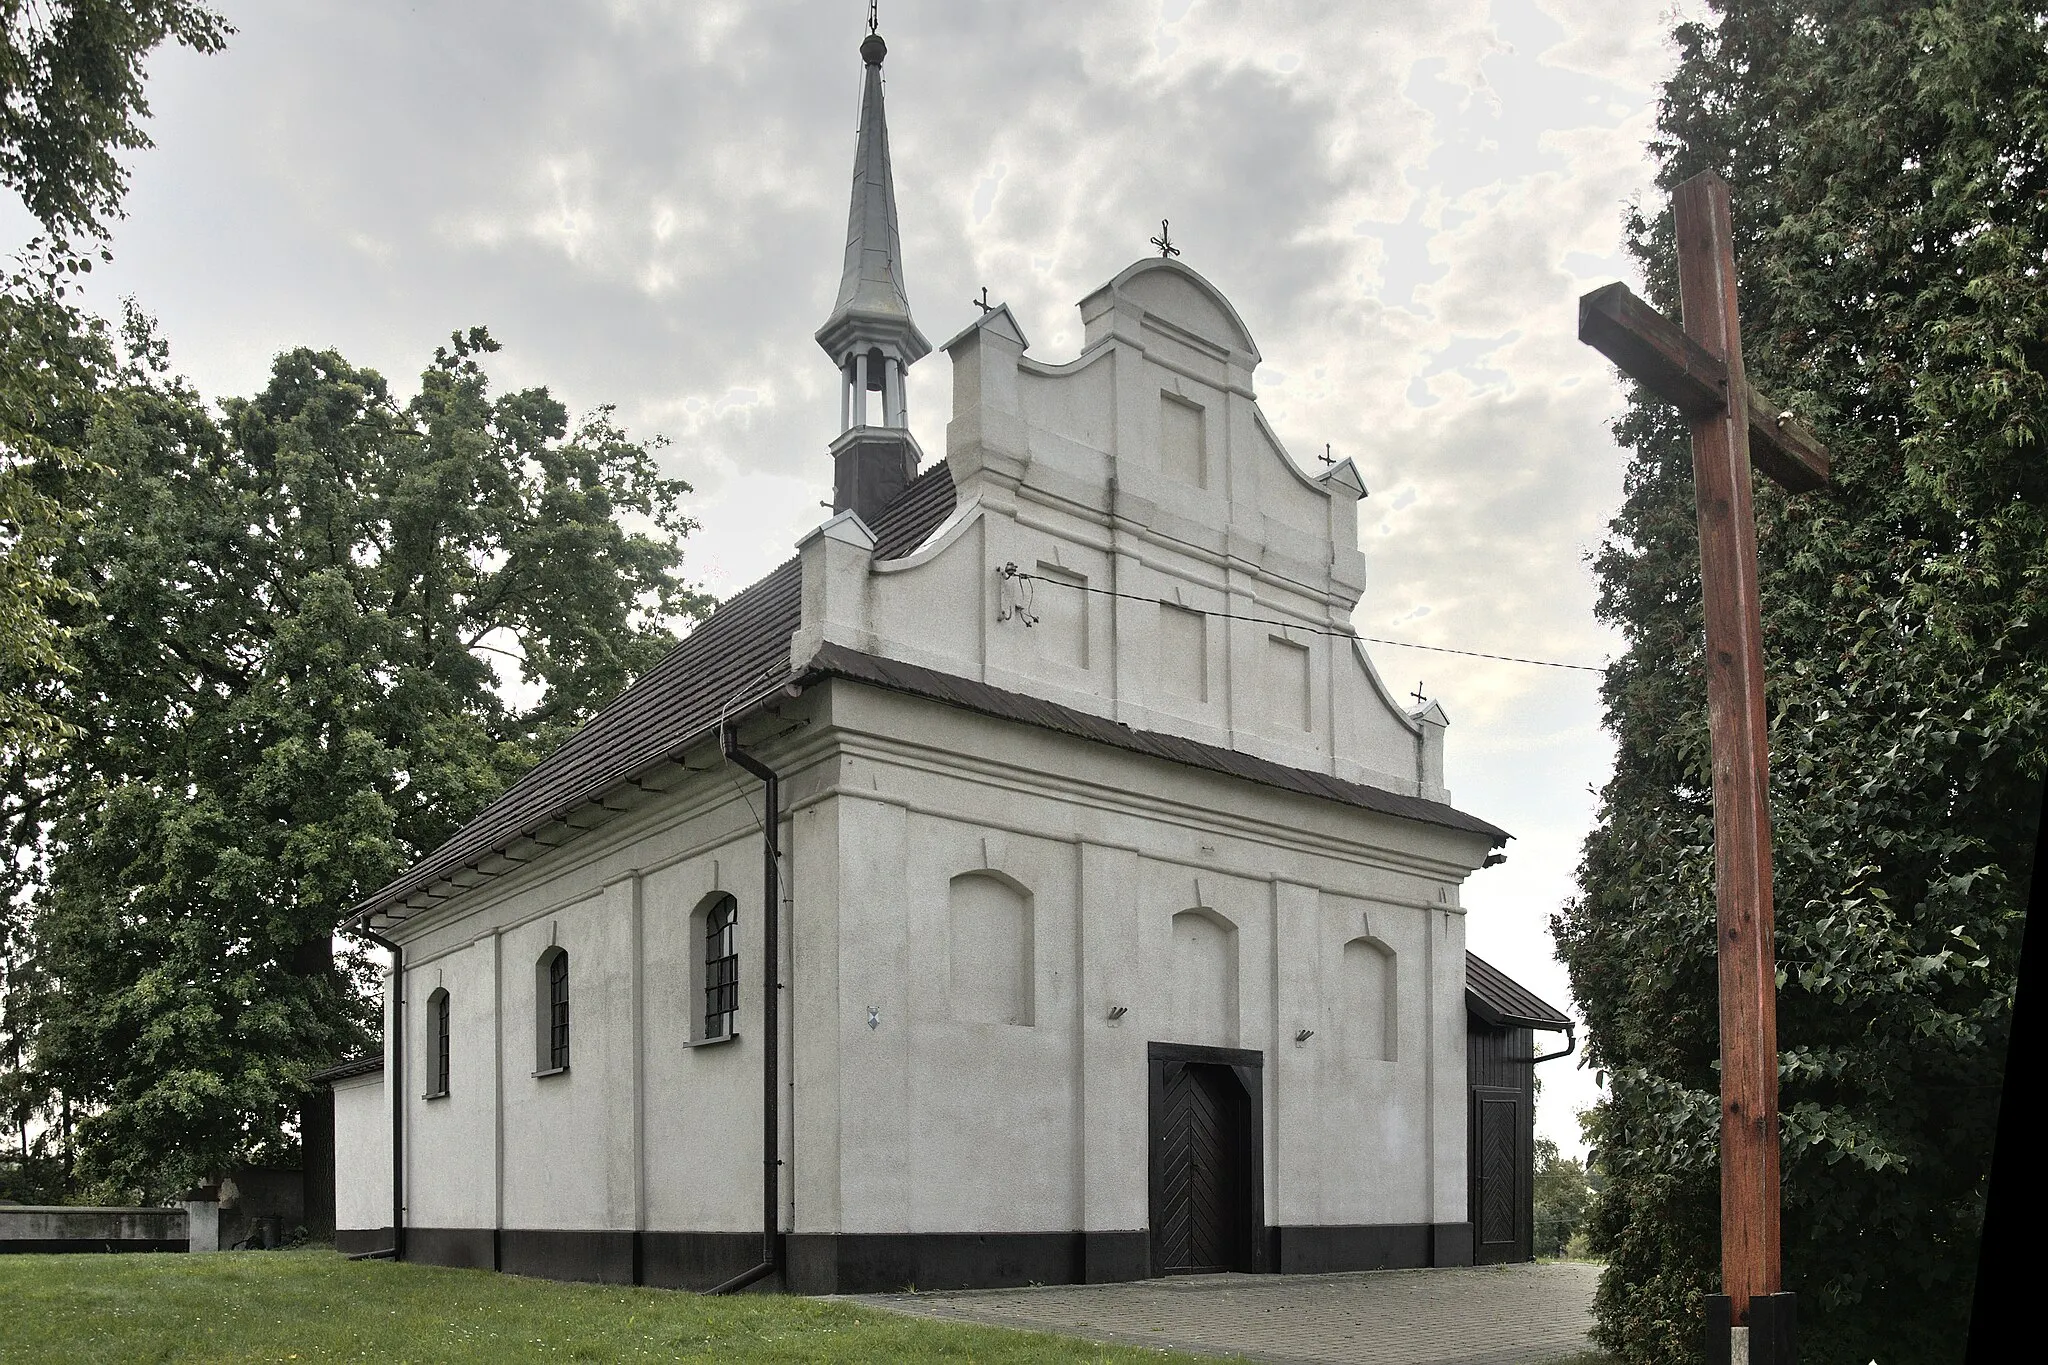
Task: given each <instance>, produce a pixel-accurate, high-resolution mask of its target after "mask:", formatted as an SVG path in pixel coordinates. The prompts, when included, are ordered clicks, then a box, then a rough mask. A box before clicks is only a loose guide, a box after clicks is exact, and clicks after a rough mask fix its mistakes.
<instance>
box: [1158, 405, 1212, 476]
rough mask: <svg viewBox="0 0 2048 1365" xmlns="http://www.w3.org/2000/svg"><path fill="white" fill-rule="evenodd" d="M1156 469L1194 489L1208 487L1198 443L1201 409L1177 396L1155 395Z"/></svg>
mask: <svg viewBox="0 0 2048 1365" xmlns="http://www.w3.org/2000/svg"><path fill="white" fill-rule="evenodd" d="M1159 467H1160V468H1161V469H1162V470H1164V471H1165V472H1166V473H1168V474H1170V475H1172V476H1173V477H1175V478H1177V479H1182V480H1185V481H1186V482H1188V483H1191V484H1193V485H1194V486H1195V487H1197V488H1207V487H1208V486H1209V462H1208V460H1207V459H1206V458H1205V451H1204V449H1203V441H1202V407H1201V405H1200V404H1199V403H1190V402H1189V401H1188V400H1187V399H1185V398H1182V397H1180V396H1179V395H1178V394H1171V393H1161V394H1160V395H1159Z"/></svg>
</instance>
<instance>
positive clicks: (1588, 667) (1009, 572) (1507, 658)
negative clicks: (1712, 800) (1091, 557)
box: [1002, 564, 1607, 673]
mask: <svg viewBox="0 0 2048 1365" xmlns="http://www.w3.org/2000/svg"><path fill="white" fill-rule="evenodd" d="M1002 575H1003V577H1005V578H1016V579H1022V580H1024V581H1026V582H1029V583H1050V584H1052V585H1053V586H1054V587H1056V588H1067V589H1070V590H1071V591H1074V592H1086V593H1093V594H1095V595H1096V596H1097V597H1120V598H1123V599H1124V600H1125V601H1127V602H1149V603H1151V604H1152V605H1154V606H1161V607H1174V608H1176V609H1178V610H1181V611H1193V612H1198V613H1200V614H1201V615H1203V616H1213V617H1216V618H1217V619H1218V620H1222V621H1246V622H1250V623H1252V624H1254V625H1262V626H1280V627H1283V628H1285V629H1287V630H1302V631H1307V632H1308V633H1309V634H1311V635H1327V636H1329V637H1331V638H1332V639H1337V640H1362V641H1364V642H1365V643H1366V644H1371V645H1391V646H1393V647H1394V648H1396V649H1426V650H1428V651H1430V652H1431V653H1432V654H1457V655H1460V656H1462V657H1464V658H1467V659H1493V660H1496V661H1498V662H1500V663H1507V664H1533V665H1535V666H1536V667H1538V668H1565V669H1570V670H1572V671H1573V672H1576V673H1605V672H1606V671H1607V670H1606V669H1604V668H1596V667H1594V666H1593V665H1592V664H1567V663H1559V662H1558V661H1557V660H1555V659H1529V658H1524V657H1522V656H1521V655H1517V654H1488V653H1485V652H1484V651H1482V650H1477V649H1452V648H1451V647H1450V646H1449V645H1420V644H1417V643H1415V642H1414V641H1413V640H1386V639H1382V638H1380V637H1379V636H1377V635H1360V634H1359V633H1358V632H1357V631H1355V630H1334V629H1331V628H1330V627H1328V626H1311V625H1304V624H1303V623H1301V622H1299V621H1282V620H1280V619H1278V618H1277V617H1272V616H1240V615H1238V614H1237V613H1236V612H1230V611H1204V610H1203V609H1202V608H1200V607H1183V606H1181V604H1180V603H1178V602H1169V601H1167V600H1166V599H1165V598H1163V597H1145V596H1142V595H1140V594H1138V593H1134V592H1114V591H1112V590H1110V589H1108V588H1090V587H1084V586H1082V585H1081V584H1079V583H1068V582H1065V581H1063V580H1061V579H1057V578H1044V577H1041V576H1040V575H1038V574H1034V573H1026V572H1024V570H1022V569H1020V568H1018V567H1017V566H1016V565H1015V564H1005V565H1004V566H1003V568H1002ZM1034 619H1035V618H1034Z"/></svg>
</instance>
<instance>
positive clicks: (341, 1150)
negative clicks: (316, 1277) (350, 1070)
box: [334, 1071, 391, 1252]
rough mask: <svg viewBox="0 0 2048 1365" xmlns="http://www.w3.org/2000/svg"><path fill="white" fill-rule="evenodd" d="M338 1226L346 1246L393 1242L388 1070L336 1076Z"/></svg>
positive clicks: (354, 1248) (337, 1235)
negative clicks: (386, 1090) (345, 1076)
mask: <svg viewBox="0 0 2048 1365" xmlns="http://www.w3.org/2000/svg"><path fill="white" fill-rule="evenodd" d="M334 1177H335V1178H334V1230H335V1238H336V1242H337V1244H342V1243H347V1244H348V1245H346V1246H345V1247H344V1249H345V1250H348V1251H351V1252H354V1251H367V1250H369V1249H370V1248H371V1247H372V1246H373V1245H374V1246H389V1245H390V1244H391V1242H390V1237H391V1234H390V1232H389V1228H390V1227H391V1110H390V1109H389V1108H388V1107H386V1105H385V1102H384V1073H383V1072H381V1071H374V1072H371V1073H370V1074H368V1075H366V1076H350V1077H348V1078H347V1079H346V1080H340V1081H336V1082H334Z"/></svg>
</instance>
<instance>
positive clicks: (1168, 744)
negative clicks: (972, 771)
mask: <svg viewBox="0 0 2048 1365" xmlns="http://www.w3.org/2000/svg"><path fill="white" fill-rule="evenodd" d="M955 504H956V497H955V492H954V488H953V476H952V472H951V471H950V470H949V469H947V467H946V465H945V462H944V461H941V462H939V463H938V464H935V465H933V466H932V467H931V468H930V469H929V470H926V471H925V472H924V473H923V474H922V475H920V476H919V477H918V478H917V479H915V480H914V481H912V483H911V485H910V486H909V487H908V488H907V489H905V490H904V492H903V496H902V497H900V498H898V499H897V500H896V501H895V502H894V503H892V504H891V505H890V507H889V509H888V511H886V512H884V513H883V514H882V515H881V516H880V517H879V518H878V519H877V521H876V524H875V526H874V527H872V528H871V529H872V530H873V531H874V533H875V557H876V558H877V559H879V560H889V559H898V558H901V557H902V556H904V555H906V554H908V553H910V552H911V551H912V550H915V549H916V548H917V547H918V546H919V545H920V544H922V543H923V542H924V540H925V539H926V537H928V536H929V535H930V534H931V533H932V532H933V531H934V530H936V529H937V528H938V526H939V525H940V524H941V523H942V522H944V521H945V519H946V518H947V517H948V516H951V515H952V513H953V510H954V507H955ZM802 587H803V571H802V565H801V563H800V562H799V561H798V560H795V559H791V560H787V561H785V562H784V563H783V564H781V565H780V566H779V567H777V568H776V569H775V570H773V571H772V572H771V573H769V574H768V576H767V577H766V578H763V579H761V580H760V581H759V582H758V583H755V584H754V585H753V586H751V587H749V588H746V589H745V590H743V591H741V592H739V593H737V594H735V595H734V596H733V597H732V598H731V599H729V600H728V601H727V602H726V603H725V604H724V605H723V606H721V607H719V608H718V610H717V611H715V612H713V613H712V614H711V615H710V616H709V617H707V618H705V620H704V621H703V622H701V623H700V624H699V625H698V626H697V628H696V629H694V630H692V631H691V632H690V633H689V634H688V635H686V636H684V637H683V639H682V640H681V642H680V643H678V644H677V645H676V647H675V648H674V649H673V650H671V651H669V653H668V654H667V655H665V656H664V657H663V658H662V659H661V661H660V662H659V663H657V664H655V665H654V667H652V668H650V669H648V670H647V672H646V673H644V674H642V675H641V676H640V677H639V678H637V679H635V680H634V682H633V684H632V685H631V686H629V687H628V688H627V689H626V690H625V691H624V692H622V693H620V694H619V696H618V698H617V700H615V701H613V702H612V703H611V705H609V706H607V707H605V708H604V709H603V710H602V711H600V712H598V713H597V714H596V715H595V716H592V717H591V718H590V720H589V721H587V722H585V724H584V726H583V728H582V729H580V730H578V731H577V732H576V733H575V735H573V736H572V737H571V738H570V739H569V740H568V742H567V743H565V744H563V745H562V747H561V748H559V749H557V750H555V752H554V753H552V754H550V755H548V757H546V758H545V759H542V760H541V762H540V763H538V764H537V765H535V767H534V768H533V770H532V771H531V772H529V773H527V774H526V775H525V776H524V777H522V778H520V779H519V781H518V782H516V783H514V784H513V785H512V786H511V787H510V788H509V789H507V790H506V791H505V793H504V794H503V795H501V796H500V797H498V799H497V800H495V801H493V802H492V803H491V804H490V805H489V806H486V807H485V808H484V810H483V811H482V812H481V813H480V814H478V815H477V817H476V818H475V819H473V820H471V821H470V822H469V823H468V824H466V825H464V826H463V827H462V828H461V829H460V830H458V831H456V834H455V836H454V837H453V838H451V839H450V840H448V842H447V843H445V844H443V845H442V846H441V847H440V848H438V849H435V850H434V851H433V852H432V853H431V854H429V855H427V856H426V857H425V858H422V859H421V860H420V861H419V862H417V863H415V864H413V866H412V867H410V868H408V869H407V870H406V871H405V873H404V874H403V875H402V876H400V877H398V878H397V879H396V880H394V881H392V882H391V883H390V884H389V885H387V886H385V887H384V888H382V889H381V890H379V891H378V892H376V893H375V894H374V895H372V896H369V897H368V898H366V899H365V900H363V901H362V902H361V903H360V904H359V905H358V906H357V907H356V910H355V915H354V921H353V922H356V923H363V922H366V921H368V920H369V919H370V918H371V917H372V916H376V915H382V914H385V913H387V912H389V911H391V910H393V909H395V908H396V907H398V906H399V905H401V904H403V903H404V902H405V901H406V900H408V899H410V898H411V897H413V896H414V895H416V894H418V893H419V892H421V891H425V890H427V889H428V888H430V887H432V886H434V885H435V884H436V883H439V882H442V881H445V880H447V879H448V878H450V877H452V876H456V875H459V874H460V873H461V872H462V871H463V870H464V869H466V868H474V867H476V866H478V865H479V864H480V863H482V862H484V861H485V860H486V859H488V858H490V857H491V856H492V855H493V854H497V853H502V852H504V851H505V850H506V849H508V848H510V847H512V846H513V845H514V844H516V843H518V842H519V840H521V839H523V838H526V837H529V836H531V835H533V834H535V833H536V832H538V831H540V830H542V829H543V828H544V827H546V826H548V825H550V824H553V823H554V822H556V821H558V820H563V819H565V818H566V817H568V816H570V815H571V814H573V813H575V812H577V811H578V810H579V809H581V808H583V807H585V806H587V805H589V804H590V803H591V802H594V801H599V800H601V799H602V798H604V797H605V796H606V795H607V794H608V793H610V792H613V791H615V790H616V789H617V788H619V787H620V786H622V785H623V784H625V783H627V782H630V781H632V780H633V779H634V778H636V777H640V776H642V775H644V774H646V773H648V772H650V771H652V770H653V769H656V768H658V767H659V766H660V765H661V764H663V763H664V762H667V761H670V760H680V759H681V757H682V755H683V753H684V751H685V750H687V749H688V748H690V747H691V746H693V745H696V744H701V743H702V742H703V741H704V740H705V739H707V738H709V737H711V736H712V735H713V734H715V732H716V730H717V728H718V724H719V722H720V720H721V718H722V717H723V716H725V715H727V714H731V713H736V712H739V711H741V710H743V709H745V708H746V707H748V706H750V705H751V704H753V703H754V702H756V701H758V700H760V699H762V698H764V697H766V696H769V695H771V694H772V693H774V692H775V691H776V690H777V689H779V688H781V687H782V686H783V685H784V684H785V683H787V682H789V681H790V677H789V637H790V636H791V635H792V634H793V633H794V632H795V631H796V628H797V626H798V624H799V618H800V603H801V595H802ZM822 677H840V678H845V679H847V680H849V681H853V682H861V683H867V684H869V685H872V686H876V687H886V688H890V689H891V690H894V691H898V692H906V693H909V694H911V695H914V696H919V697H923V698H925V699H927V700H929V701H936V702H940V703H943V704H946V705H950V706H958V707H961V708H963V709H965V710H970V711H976V712H979V713H981V714H984V715H989V716H995V717H999V718H1001V719H1004V720H1011V721H1017V722H1019V723H1022V724H1026V725H1035V726H1038V727H1040V728H1043V729H1048V730H1056V731H1059V732H1061V733H1063V734H1069V735H1074V736H1076V737H1078V738H1082V739H1090V740H1094V741H1097V742H1099V743H1103V744H1108V745H1111V746H1113V747H1115V748H1119V749H1124V750H1127V751H1129V752H1132V753H1141V754H1147V755H1150V756H1151V757H1154V758H1159V759H1164V760H1166V761H1168V762H1172V763H1180V764H1184V765H1187V766H1190V767H1196V768H1204V769H1207V770H1209V771H1211V772H1218V773H1224V774H1228V775H1230V776H1233V777H1239V778H1243V779H1246V780H1248V781H1252V782H1258V783H1262V784H1264V785H1266V786H1271V787H1278V788H1281V789H1282V790H1286V791H1293V792H1299V793H1301V794H1303V795H1307V796H1315V797H1321V798H1323V799H1326V800H1331V801H1340V802H1343V803H1344V804H1346V805H1350V806H1356V807H1360V808H1362V809H1365V810H1373V811H1379V812H1381V813H1383V814H1387V815H1394V816H1399V817H1402V818H1404V819H1410V820H1419V821H1422V822H1424V823H1426V824H1433V825H1441V826H1444V827H1447V828H1450V829H1457V830H1464V831H1466V832H1469V833H1473V834H1483V835H1486V836H1487V837H1488V838H1490V839H1491V840H1492V841H1493V842H1494V843H1495V844H1500V843H1504V842H1506V840H1507V837H1508V836H1507V834H1506V833H1505V832H1504V831H1502V830H1501V829H1499V828H1497V827H1495V826H1493V825H1490V824H1488V823H1487V822H1486V821H1484V820H1481V819H1478V818H1477V817H1475V816H1471V815H1467V814H1465V813H1464V812H1462V811H1459V810H1456V809H1454V808H1452V807H1450V806H1448V805H1444V804H1442V803H1441V802H1436V801H1424V800H1421V799H1420V798H1418V797H1413V796H1404V795H1401V794H1400V793H1397V792H1389V791H1383V790H1381V789H1379V788H1377V787H1368V786H1365V785H1363V784H1360V783H1356V782H1346V781H1343V780H1341V779H1339V778H1335V777H1332V776H1330V775H1328V774H1327V773H1316V772H1308V771H1305V770H1303V769H1298V768H1290V767H1287V766H1286V765H1285V764H1280V763H1274V762H1271V761H1269V760H1266V759H1262V758H1254V757H1253V756H1251V755H1250V754H1242V753H1237V752H1235V751H1233V750H1229V749H1221V748H1218V747H1216V746H1215V745H1211V744H1202V743H1199V742H1197V741H1195V740H1191V739H1182V738H1180V737H1178V736H1174V735H1165V734H1159V733H1156V732H1153V731H1147V730H1133V729H1131V728H1130V727H1128V726H1125V725H1120V724H1118V723H1117V722H1115V721H1111V720H1105V719H1103V718H1102V717H1100V716H1091V715H1088V714H1086V713H1085V712H1081V711H1076V710H1073V709H1072V708H1070V707H1065V706H1059V705H1057V704H1055V703H1052V702H1048V701H1044V700H1042V699H1040V698H1036V697H1029V696H1025V695H1024V694H1022V693H1018V692H1006V691H1004V690H1002V689H1000V688H994V687H989V686H987V685H986V684H983V683H977V682H973V681H971V680H969V679H966V678H960V677H955V676H953V675H951V674H946V673H939V672H936V671H934V670H932V669H928V668H917V667H914V666H912V665H910V664H903V663H898V662H896V661H894V660H890V659H881V658H876V657H875V656H873V655H869V654H862V653H859V652H858V651H855V650H849V649H843V648H840V647H838V646H831V645H828V646H826V647H825V648H824V649H823V650H822V651H821V652H820V654H819V655H818V657H817V659H816V661H815V662H814V663H813V665H812V667H811V669H810V670H809V671H808V673H807V674H806V678H807V679H817V678H822ZM1518 989H1519V988H1518ZM1531 998H1532V999H1533V997H1531ZM1539 1003H1540V1002H1539Z"/></svg>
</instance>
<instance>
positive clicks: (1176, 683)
mask: <svg viewBox="0 0 2048 1365" xmlns="http://www.w3.org/2000/svg"><path fill="white" fill-rule="evenodd" d="M1159 686H1160V688H1161V690H1163V691H1165V692H1167V693H1168V694H1170V695H1172V696H1176V697H1184V698H1186V699H1187V700H1189V701H1204V702H1205V701H1207V700H1209V618H1208V617H1206V616H1204V615H1203V614H1202V613H1201V612H1198V611H1189V610H1188V609H1187V608H1186V607H1176V606H1173V605H1172V604H1170V603H1166V602H1161V603H1160V604H1159Z"/></svg>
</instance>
